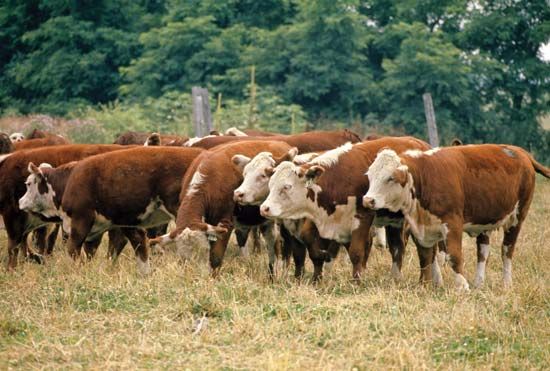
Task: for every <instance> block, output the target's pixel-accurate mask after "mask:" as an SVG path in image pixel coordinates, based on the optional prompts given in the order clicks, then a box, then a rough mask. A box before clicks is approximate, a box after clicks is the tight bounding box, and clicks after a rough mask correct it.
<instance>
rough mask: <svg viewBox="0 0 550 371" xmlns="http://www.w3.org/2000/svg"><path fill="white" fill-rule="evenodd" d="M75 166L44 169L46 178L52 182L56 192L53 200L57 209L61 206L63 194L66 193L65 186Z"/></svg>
mask: <svg viewBox="0 0 550 371" xmlns="http://www.w3.org/2000/svg"><path fill="white" fill-rule="evenodd" d="M73 168H74V166H63V167H61V168H57V169H55V170H53V171H44V176H45V178H46V180H47V181H48V183H50V185H51V186H52V189H53V191H54V192H55V195H54V199H53V201H54V203H55V207H56V208H57V209H59V208H60V207H61V202H62V200H63V194H64V193H65V188H66V187H67V182H68V180H69V176H70V175H71V173H72V171H73Z"/></svg>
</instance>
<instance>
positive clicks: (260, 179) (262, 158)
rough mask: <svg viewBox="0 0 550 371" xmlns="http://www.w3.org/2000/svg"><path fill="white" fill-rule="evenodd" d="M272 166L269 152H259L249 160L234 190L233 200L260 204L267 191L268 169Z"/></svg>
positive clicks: (272, 161)
mask: <svg viewBox="0 0 550 371" xmlns="http://www.w3.org/2000/svg"><path fill="white" fill-rule="evenodd" d="M274 166H275V160H274V159H273V156H272V154H271V153H269V152H260V153H258V154H257V155H256V156H255V157H254V158H253V159H252V160H250V162H249V163H248V164H246V166H245V167H244V170H243V182H242V183H241V185H240V186H239V187H238V188H237V189H235V191H234V195H235V201H237V202H239V203H240V204H243V205H259V204H261V203H262V202H263V201H264V200H265V199H266V197H267V194H268V193H269V185H268V183H269V178H270V174H269V173H268V171H269V170H270V169H273V167H274ZM238 196H240V197H238Z"/></svg>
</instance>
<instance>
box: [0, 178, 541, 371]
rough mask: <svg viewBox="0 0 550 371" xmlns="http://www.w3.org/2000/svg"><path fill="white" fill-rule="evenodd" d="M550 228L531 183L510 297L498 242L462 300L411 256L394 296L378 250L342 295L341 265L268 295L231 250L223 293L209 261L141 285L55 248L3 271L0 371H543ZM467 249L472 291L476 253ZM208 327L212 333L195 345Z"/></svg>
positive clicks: (159, 259)
mask: <svg viewBox="0 0 550 371" xmlns="http://www.w3.org/2000/svg"><path fill="white" fill-rule="evenodd" d="M549 220H550V182H549V181H547V180H543V179H539V180H538V184H537V191H536V196H535V200H534V202H533V205H532V209H531V212H530V215H529V217H528V219H527V223H526V225H525V228H524V230H523V233H522V234H521V235H520V241H519V245H518V248H517V250H516V251H517V255H516V257H515V259H514V272H513V278H514V288H513V289H512V290H511V291H509V292H505V291H503V289H502V284H501V266H502V265H501V262H500V247H499V246H500V243H499V242H500V239H498V240H497V236H496V234H495V236H493V238H492V247H491V252H492V257H491V258H490V262H489V266H488V272H487V282H486V286H485V287H484V288H482V289H479V290H473V291H472V292H471V293H469V294H462V295H459V294H456V293H455V292H454V291H453V290H452V288H451V287H452V281H451V275H450V269H449V268H448V267H446V268H445V269H444V278H445V281H446V284H445V288H444V289H439V290H433V289H431V288H425V287H421V286H419V285H418V284H417V276H418V268H417V266H418V259H417V257H416V252H415V250H414V249H413V248H412V246H409V250H408V252H407V255H406V259H405V266H404V276H405V280H404V282H403V283H400V284H395V283H393V282H392V281H391V280H390V278H389V267H390V257H389V255H388V253H387V252H386V251H379V250H375V251H373V253H372V255H371V261H370V262H369V268H368V273H367V278H366V280H365V282H364V283H363V284H361V285H355V284H352V283H350V282H349V277H350V270H351V268H350V265H349V262H348V259H347V256H346V254H341V255H340V256H339V258H338V261H337V262H336V265H335V267H334V270H333V272H332V273H331V274H330V275H327V277H326V278H325V280H324V281H323V282H322V283H320V284H319V285H312V284H311V283H309V282H307V280H306V281H304V282H295V281H294V279H293V278H291V276H290V275H289V276H288V277H284V278H281V279H279V280H278V281H277V282H276V283H273V284H271V283H269V281H268V279H267V274H266V272H267V268H266V264H267V258H266V257H265V256H263V255H261V256H253V257H251V258H243V257H240V256H238V254H237V252H236V250H235V248H234V247H230V248H229V250H228V253H227V256H226V260H225V264H224V268H223V273H222V275H221V278H219V279H218V280H212V279H210V278H209V276H208V268H207V265H206V254H205V252H201V253H199V254H198V255H197V256H196V257H195V258H194V259H193V260H192V261H190V262H188V263H187V264H185V265H182V264H180V263H178V262H175V261H174V255H173V254H170V253H167V254H166V255H164V256H155V257H153V264H154V267H155V271H154V273H153V274H152V275H151V276H150V277H148V278H146V279H141V278H139V277H138V275H137V274H136V272H135V266H134V259H133V253H131V251H130V250H126V251H125V254H124V255H123V256H122V257H121V259H120V261H119V264H118V265H117V266H115V267H113V266H111V264H110V263H109V262H108V261H107V260H106V259H105V257H104V256H105V248H104V247H103V250H101V251H100V252H99V256H97V257H96V259H95V260H94V261H92V262H91V263H88V264H85V265H80V266H79V265H75V264H73V263H72V262H71V261H70V260H69V258H68V257H67V256H66V254H65V252H64V251H62V249H58V251H57V252H56V253H55V255H54V256H53V258H51V259H50V261H48V263H47V264H46V265H45V266H38V265H33V264H22V265H21V266H20V267H19V269H18V270H17V272H16V273H6V272H5V270H1V271H0V289H1V295H0V308H2V310H1V311H0V369H7V368H23V369H38V368H48V369H57V368H60V367H63V368H71V369H72V368H93V369H105V368H123V369H128V368H130V369H134V368H155V369H156V368H172V367H177V368H183V367H188V368H190V369H219V368H227V369H288V368H293V369H297V368H313V369H350V368H354V367H357V368H358V369H380V368H382V367H384V368H409V369H411V368H414V369H422V368H424V369H425V368H430V369H432V368H440V369H465V368H466V369H473V368H476V369H478V368H480V369H490V368H496V369H521V370H523V369H545V368H546V369H547V368H549V367H550V268H549V262H550V249H549V247H550V246H549V245H550V243H549V242H548V241H550V223H549ZM499 238H500V237H499ZM465 239H466V242H465V245H466V246H465V255H466V262H467V278H469V279H473V275H474V269H475V248H474V240H473V239H471V238H468V237H465ZM0 241H2V246H5V236H4V234H3V233H2V237H1V240H0ZM5 254H6V252H5V247H4V248H3V249H2V257H3V258H5ZM311 271H312V268H311V266H308V272H311ZM310 275H311V273H309V275H308V276H307V277H310ZM307 277H306V278H307ZM203 315H206V316H208V325H207V327H206V328H205V329H203V331H201V332H200V333H199V334H193V331H192V328H193V323H194V322H195V320H196V319H197V318H200V317H201V316H203Z"/></svg>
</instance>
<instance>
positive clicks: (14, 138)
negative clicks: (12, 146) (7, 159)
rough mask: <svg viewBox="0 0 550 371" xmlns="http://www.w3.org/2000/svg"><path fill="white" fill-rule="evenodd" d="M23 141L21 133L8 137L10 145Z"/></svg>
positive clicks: (23, 137)
mask: <svg viewBox="0 0 550 371" xmlns="http://www.w3.org/2000/svg"><path fill="white" fill-rule="evenodd" d="M24 139H25V136H24V135H23V133H13V134H11V135H10V140H11V142H12V143H17V142H22V141H23V140H24Z"/></svg>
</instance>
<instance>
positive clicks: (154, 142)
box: [145, 133, 160, 146]
mask: <svg viewBox="0 0 550 371" xmlns="http://www.w3.org/2000/svg"><path fill="white" fill-rule="evenodd" d="M145 145H146V146H160V134H159V133H153V134H151V135H149V137H148V138H147V141H146V142H145Z"/></svg>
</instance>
